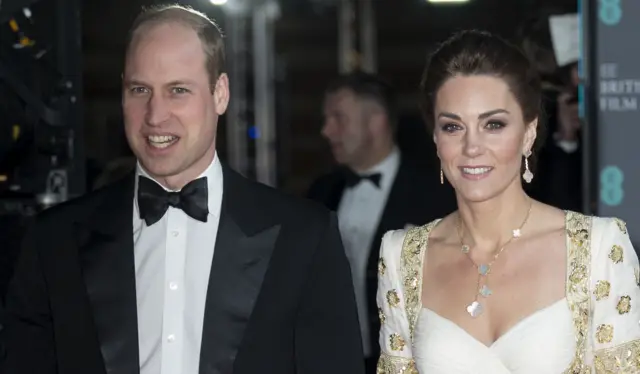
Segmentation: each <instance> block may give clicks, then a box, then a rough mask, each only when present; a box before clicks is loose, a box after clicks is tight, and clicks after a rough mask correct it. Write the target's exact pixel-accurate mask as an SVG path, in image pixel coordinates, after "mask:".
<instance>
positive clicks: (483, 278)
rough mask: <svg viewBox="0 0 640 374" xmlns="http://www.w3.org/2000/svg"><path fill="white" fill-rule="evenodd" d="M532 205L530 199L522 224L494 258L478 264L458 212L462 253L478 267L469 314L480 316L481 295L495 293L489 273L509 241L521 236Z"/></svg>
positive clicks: (468, 309) (468, 306) (487, 295)
mask: <svg viewBox="0 0 640 374" xmlns="http://www.w3.org/2000/svg"><path fill="white" fill-rule="evenodd" d="M532 206H533V202H532V201H531V200H529V210H527V215H526V216H525V217H524V220H523V221H522V224H521V225H520V227H518V228H517V229H515V230H512V235H511V237H510V238H509V240H507V242H506V243H504V244H503V245H502V247H500V249H499V250H498V251H497V252H496V254H494V255H493V259H492V260H491V261H490V262H489V263H487V264H476V262H475V261H473V258H471V255H470V254H469V252H470V248H469V246H468V245H467V244H464V240H463V238H462V218H460V214H458V225H457V226H458V227H457V230H458V238H460V245H461V250H462V253H464V254H465V255H467V257H468V258H469V260H470V261H471V263H472V264H473V265H474V266H475V267H476V268H477V269H478V282H477V283H476V290H477V291H476V294H475V297H474V299H473V302H472V303H471V304H469V305H467V313H469V315H471V317H472V318H475V317H477V316H479V315H480V314H482V312H483V307H482V304H480V301H479V300H480V296H482V297H484V298H487V297H489V296H491V294H492V293H493V292H492V291H491V289H490V288H489V286H488V285H487V283H488V278H489V273H491V267H492V266H493V264H494V263H495V262H496V260H497V259H498V257H499V256H500V254H501V253H502V252H503V251H504V249H505V248H506V247H507V245H509V243H511V241H512V240H513V239H517V238H519V237H520V236H522V232H521V230H522V228H523V227H524V225H525V224H526V223H527V220H528V219H529V214H531V207H532Z"/></svg>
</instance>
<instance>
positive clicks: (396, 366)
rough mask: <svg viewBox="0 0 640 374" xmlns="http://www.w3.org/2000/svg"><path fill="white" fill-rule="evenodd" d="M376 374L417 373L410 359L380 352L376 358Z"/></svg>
mask: <svg viewBox="0 0 640 374" xmlns="http://www.w3.org/2000/svg"><path fill="white" fill-rule="evenodd" d="M376 373H377V374H419V373H418V369H417V368H416V364H415V362H414V361H413V360H412V359H409V358H404V357H396V356H388V355H386V354H384V353H383V354H382V355H381V356H380V359H379V360H378V368H377V370H376Z"/></svg>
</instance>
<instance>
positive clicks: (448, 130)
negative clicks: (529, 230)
mask: <svg viewBox="0 0 640 374" xmlns="http://www.w3.org/2000/svg"><path fill="white" fill-rule="evenodd" d="M434 113H435V117H436V118H435V128H434V141H435V143H436V147H437V149H438V156H439V158H440V161H441V165H442V170H443V171H444V174H445V176H446V178H447V180H448V181H449V183H451V185H452V186H453V187H454V188H455V190H456V193H457V195H458V198H459V199H460V198H461V199H462V200H465V201H469V202H480V201H485V200H489V199H491V198H493V197H495V196H498V195H500V194H501V193H502V192H503V191H505V190H507V189H508V188H509V187H512V186H516V187H518V188H522V185H521V183H522V182H521V180H520V177H521V176H520V168H521V163H522V157H523V155H524V154H526V153H527V151H529V150H530V149H531V147H532V146H533V142H534V140H535V137H536V124H537V121H533V122H531V123H528V124H525V123H524V120H523V117H522V109H521V107H520V105H519V103H518V102H517V101H516V98H515V97H514V96H513V94H512V93H511V90H510V89H509V86H508V85H507V83H506V82H505V81H504V80H503V79H501V78H497V77H492V76H485V75H477V76H456V77H453V78H450V79H449V80H447V81H446V82H445V83H444V84H443V85H442V87H441V88H440V90H439V91H438V92H437V95H436V101H435V111H434Z"/></svg>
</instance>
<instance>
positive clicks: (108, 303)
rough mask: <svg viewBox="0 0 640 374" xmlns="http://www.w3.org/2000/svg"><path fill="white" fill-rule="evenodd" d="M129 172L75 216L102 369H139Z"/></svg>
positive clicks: (131, 191) (131, 178)
mask: <svg viewBox="0 0 640 374" xmlns="http://www.w3.org/2000/svg"><path fill="white" fill-rule="evenodd" d="M133 191H134V174H133V173H132V174H130V175H129V176H127V177H126V178H124V179H123V180H121V181H119V182H117V183H116V184H115V185H113V186H111V187H108V190H105V191H104V192H103V193H104V196H103V199H102V201H101V202H100V203H99V204H98V206H97V207H96V209H95V210H94V212H93V213H92V214H91V215H90V216H89V217H88V219H86V218H87V217H85V219H83V220H82V221H80V222H77V225H76V226H77V245H78V249H79V257H80V265H81V267H82V272H83V276H84V281H85V285H86V289H87V295H88V297H89V302H90V305H91V310H92V314H93V319H94V323H95V327H96V330H97V333H98V339H99V342H100V350H101V352H102V357H103V359H104V364H105V369H106V372H107V373H139V358H138V357H139V356H138V322H137V307H136V305H137V303H136V288H135V287H136V284H135V265H134V257H133V256H134V255H133V228H132V225H133V222H132V215H133Z"/></svg>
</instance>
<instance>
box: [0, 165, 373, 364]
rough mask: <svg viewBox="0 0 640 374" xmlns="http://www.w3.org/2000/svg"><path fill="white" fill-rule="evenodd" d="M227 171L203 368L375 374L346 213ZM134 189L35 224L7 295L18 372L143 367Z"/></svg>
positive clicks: (47, 215)
mask: <svg viewBox="0 0 640 374" xmlns="http://www.w3.org/2000/svg"><path fill="white" fill-rule="evenodd" d="M223 175H224V192H223V202H222V210H221V218H220V225H219V229H218V235H217V240H216V243H215V252H214V257H213V261H212V268H211V275H210V279H209V286H208V291H207V296H206V297H207V300H206V307H205V317H204V327H203V333H202V348H201V353H200V371H199V372H200V374H227V373H234V374H253V373H255V374H258V373H260V374H263V373H274V374H276V373H277V374H287V373H300V374H307V373H318V374H320V373H322V374H325V373H344V374H353V373H356V374H358V373H363V372H364V368H363V359H362V343H361V339H360V337H359V334H360V333H359V326H358V318H357V312H356V307H355V300H354V295H353V286H352V281H351V277H350V269H349V266H348V263H347V259H346V256H345V253H344V251H343V247H342V242H341V240H340V237H339V233H338V228H337V225H336V219H335V217H334V215H333V214H332V213H330V212H329V211H327V210H325V209H324V208H322V207H320V206H315V205H314V204H313V203H312V202H306V201H302V200H301V201H297V200H294V199H293V198H290V197H286V196H285V195H283V194H281V193H279V192H277V191H275V190H273V189H271V188H269V187H267V186H264V185H260V184H257V183H254V182H251V181H249V180H247V179H245V178H243V177H242V176H240V175H238V174H236V173H235V172H233V171H231V169H229V168H228V167H226V166H225V167H224V169H223ZM133 193H134V177H133V174H131V175H129V176H127V177H126V178H125V179H123V180H121V181H119V182H116V183H115V184H113V185H111V186H109V187H106V188H105V189H102V190H100V191H98V192H95V193H91V194H89V195H86V196H84V197H82V198H79V199H77V200H74V201H71V202H68V203H65V204H64V205H61V206H59V207H56V208H53V209H51V210H48V211H46V212H44V213H43V214H42V215H41V216H39V217H38V219H37V220H36V222H35V224H34V225H33V227H31V228H30V230H29V231H28V233H27V236H26V239H25V243H24V248H23V253H22V255H21V259H20V260H19V262H18V265H17V268H16V271H15V277H14V279H13V281H12V284H11V285H10V287H9V291H8V295H7V321H6V331H5V335H6V336H5V341H6V346H7V357H6V359H5V362H4V368H5V370H6V372H7V373H12V374H50V373H58V374H106V373H109V374H130V373H139V356H138V331H137V313H136V285H135V269H134V254H133V253H134V252H133V232H132V215H133V210H132V209H133ZM185 374H188V373H185Z"/></svg>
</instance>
